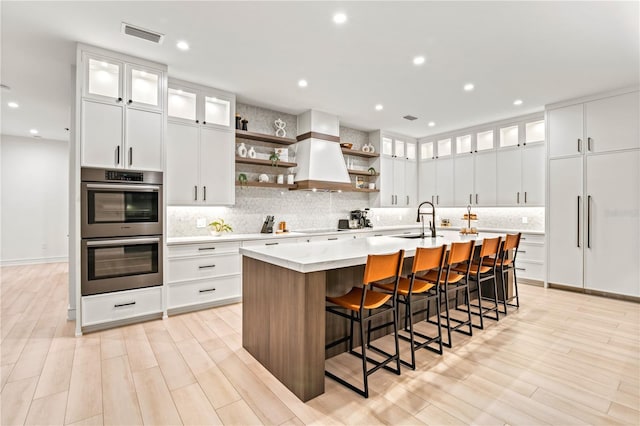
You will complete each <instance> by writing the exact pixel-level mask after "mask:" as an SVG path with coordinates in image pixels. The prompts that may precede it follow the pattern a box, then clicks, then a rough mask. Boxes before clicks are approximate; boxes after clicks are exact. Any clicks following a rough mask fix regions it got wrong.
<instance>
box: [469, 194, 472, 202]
mask: <svg viewBox="0 0 640 426" xmlns="http://www.w3.org/2000/svg"><path fill="white" fill-rule="evenodd" d="M472 203H473V194H469V204H472Z"/></svg>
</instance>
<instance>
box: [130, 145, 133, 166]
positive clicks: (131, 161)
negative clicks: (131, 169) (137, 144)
mask: <svg viewBox="0 0 640 426" xmlns="http://www.w3.org/2000/svg"><path fill="white" fill-rule="evenodd" d="M129 165H130V166H132V165H133V147H132V146H130V147H129Z"/></svg>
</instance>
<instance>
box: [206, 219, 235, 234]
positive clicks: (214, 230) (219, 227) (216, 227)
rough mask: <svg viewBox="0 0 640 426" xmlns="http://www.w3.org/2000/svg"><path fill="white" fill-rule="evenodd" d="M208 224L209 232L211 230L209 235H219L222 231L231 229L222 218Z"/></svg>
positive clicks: (230, 230)
mask: <svg viewBox="0 0 640 426" xmlns="http://www.w3.org/2000/svg"><path fill="white" fill-rule="evenodd" d="M209 226H210V227H211V229H210V230H209V232H211V235H213V236H214V237H219V236H220V235H222V233H223V232H232V231H233V228H232V227H231V225H229V224H228V223H225V222H224V219H218V220H215V221H213V222H211V223H210V224H209Z"/></svg>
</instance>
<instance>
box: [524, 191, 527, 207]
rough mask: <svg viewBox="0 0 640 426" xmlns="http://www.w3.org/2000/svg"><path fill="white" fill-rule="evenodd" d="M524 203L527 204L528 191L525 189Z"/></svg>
mask: <svg viewBox="0 0 640 426" xmlns="http://www.w3.org/2000/svg"><path fill="white" fill-rule="evenodd" d="M524 203H525V204H527V191H524Z"/></svg>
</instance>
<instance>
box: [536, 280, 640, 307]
mask: <svg viewBox="0 0 640 426" xmlns="http://www.w3.org/2000/svg"><path fill="white" fill-rule="evenodd" d="M548 284H549V288H555V289H557V290H564V291H571V292H574V293H581V294H588V295H591V296H598V297H605V298H607V299H617V300H625V301H627V302H635V303H640V297H637V296H628V295H626V294H617V293H609V292H607V291H600V290H591V289H588V288H581V287H571V286H568V285H562V284H555V283H548Z"/></svg>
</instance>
